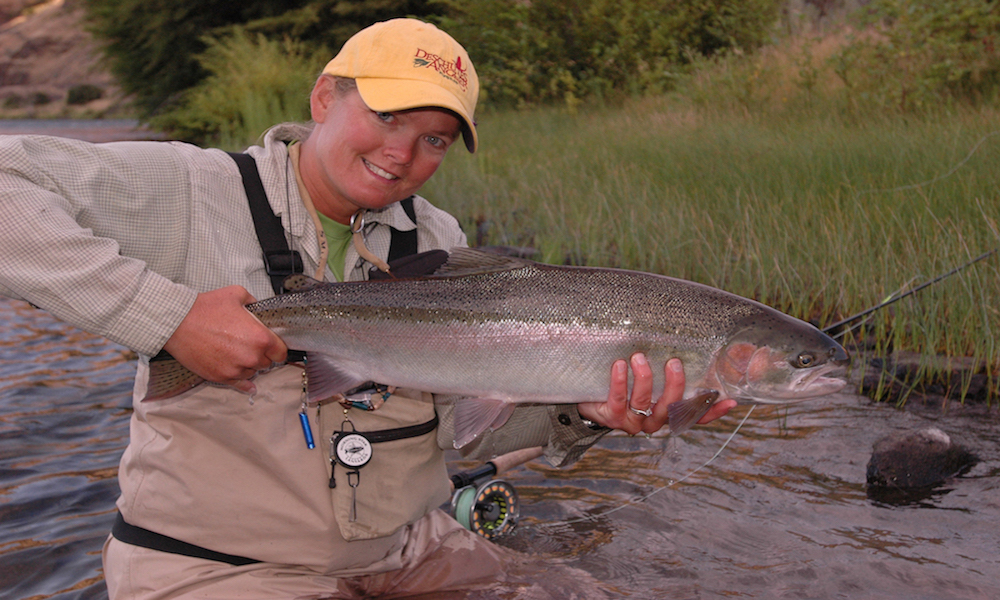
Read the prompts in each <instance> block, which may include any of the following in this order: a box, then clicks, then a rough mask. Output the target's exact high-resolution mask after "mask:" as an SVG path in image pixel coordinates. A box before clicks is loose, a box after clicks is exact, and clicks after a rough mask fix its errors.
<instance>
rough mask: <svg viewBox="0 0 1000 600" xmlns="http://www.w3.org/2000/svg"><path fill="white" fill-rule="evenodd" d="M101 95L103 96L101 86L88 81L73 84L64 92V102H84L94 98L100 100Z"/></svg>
mask: <svg viewBox="0 0 1000 600" xmlns="http://www.w3.org/2000/svg"><path fill="white" fill-rule="evenodd" d="M102 97H104V89H103V88H100V87H98V86H96V85H91V84H89V83H85V84H82V85H74V86H73V87H71V88H69V92H67V93H66V104H72V105H78V104H86V103H88V102H92V101H94V100H100V99H101V98H102Z"/></svg>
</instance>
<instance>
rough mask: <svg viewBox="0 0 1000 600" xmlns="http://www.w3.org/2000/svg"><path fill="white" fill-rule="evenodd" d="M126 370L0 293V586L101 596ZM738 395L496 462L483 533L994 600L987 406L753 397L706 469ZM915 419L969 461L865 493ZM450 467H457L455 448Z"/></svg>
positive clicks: (678, 566)
mask: <svg viewBox="0 0 1000 600" xmlns="http://www.w3.org/2000/svg"><path fill="white" fill-rule="evenodd" d="M2 129H3V127H2V124H0V130H2ZM19 132H23V131H22V130H19ZM87 135H90V134H87ZM101 135H104V137H107V136H108V135H119V134H117V133H109V132H108V131H105V132H103V133H102V134H98V135H97V140H95V141H101V139H103V138H101V137H100V136H101ZM130 135H131V134H130ZM79 137H84V136H83V135H80V136H79ZM136 137H141V135H140V134H136ZM88 139H94V138H93V137H91V138H88ZM134 370H135V367H134V361H133V360H132V358H131V356H130V354H129V353H128V352H127V351H126V350H125V349H123V348H122V347H120V346H117V345H115V344H112V343H110V342H107V341H105V340H103V339H101V338H99V337H95V336H92V335H89V334H86V333H83V332H81V331H79V330H77V329H74V328H72V327H69V326H67V325H65V324H63V323H61V322H59V321H57V320H56V319H54V318H52V317H51V316H49V315H48V314H47V313H45V312H43V311H40V310H37V309H34V308H32V307H30V306H29V305H27V304H25V303H22V302H16V301H10V300H6V299H0V598H11V599H15V598H17V599H32V600H42V599H49V598H51V599H59V600H71V599H72V600H76V599H91V598H93V599H103V598H106V597H107V590H106V588H105V585H104V582H103V579H102V575H101V558H100V550H101V545H102V544H103V542H104V539H105V538H106V536H107V534H108V531H109V529H110V526H111V522H112V520H113V517H114V514H115V512H114V511H115V509H114V502H115V499H116V497H117V495H118V486H117V481H116V478H115V477H116V472H117V467H118V460H119V458H120V456H121V453H122V451H123V450H124V448H125V445H126V443H127V440H128V419H129V416H130V414H131V406H130V405H131V400H130V390H131V381H132V377H133V374H134ZM747 410H748V409H747V408H745V407H740V408H738V409H736V410H734V411H733V412H732V413H731V415H730V416H727V417H726V418H724V419H720V420H719V421H716V422H715V423H712V424H710V425H708V426H702V427H697V428H695V429H693V430H691V431H689V432H687V433H685V434H683V435H681V436H679V437H676V438H671V437H669V436H655V437H654V438H653V439H651V440H647V439H645V438H642V437H637V438H630V437H627V436H623V435H610V436H607V437H605V438H604V439H603V440H602V441H601V442H600V443H598V444H597V445H596V446H595V447H594V448H592V449H591V450H590V451H589V452H588V453H587V454H586V456H585V457H584V458H583V459H582V460H581V461H580V462H579V463H577V464H576V465H574V466H573V467H571V468H568V469H552V468H548V467H547V466H545V464H544V463H543V462H540V461H535V462H532V463H529V464H528V465H526V466H523V467H520V468H518V469H516V470H515V471H512V472H510V473H508V474H506V475H504V478H505V479H506V480H507V481H509V482H511V483H512V484H513V485H514V486H515V487H516V489H517V490H518V493H519V495H520V500H521V502H520V505H521V515H522V516H521V522H520V525H519V526H518V528H517V529H516V530H515V532H514V533H513V534H512V535H510V536H508V537H506V538H504V539H502V540H500V541H499V542H498V543H501V544H503V545H505V546H507V547H510V548H513V549H515V550H518V551H520V552H522V553H524V554H527V555H528V556H530V557H533V558H537V560H538V561H539V562H540V563H544V562H545V561H553V560H556V561H560V562H563V563H566V564H568V565H570V566H572V567H576V568H579V569H583V570H585V571H587V572H588V573H590V574H591V575H592V576H593V577H594V578H595V579H596V580H598V581H599V582H601V584H602V585H603V587H604V588H605V590H606V592H607V594H608V595H610V596H611V597H619V598H734V597H735V598H761V599H770V598H817V599H825V598H849V599H866V598H873V599H874V598H906V599H928V600H931V599H934V600H938V599H952V598H954V599H980V598H983V599H985V598H997V597H1000V528H998V526H997V524H998V523H1000V449H998V442H1000V433H998V425H1000V416H998V414H997V410H995V409H989V408H987V407H983V406H966V407H963V406H951V407H950V409H949V410H948V411H947V413H946V414H944V413H942V411H940V410H939V409H937V408H933V407H932V408H917V407H911V408H908V409H906V410H898V409H896V408H893V407H891V406H885V405H878V404H873V403H871V402H870V401H869V400H867V399H866V398H864V397H861V396H858V395H854V394H839V395H834V396H831V397H827V398H823V399H818V400H813V401H809V402H804V403H801V404H798V405H795V406H792V407H788V408H782V409H775V408H764V407H759V408H758V409H756V410H755V412H754V413H753V414H752V415H751V416H750V418H749V419H748V420H747V421H746V424H745V425H744V426H743V427H742V429H741V430H740V431H739V432H738V433H737V434H736V435H735V437H733V439H732V441H731V442H730V443H729V445H728V446H727V447H726V448H725V450H723V451H722V452H721V453H720V454H719V456H718V458H716V459H715V460H714V461H712V462H710V463H709V464H708V465H707V466H703V465H704V464H705V463H706V462H707V461H709V459H710V458H711V457H712V456H713V455H714V454H716V452H717V451H718V449H719V448H720V447H722V446H723V444H724V443H725V442H726V439H727V438H729V437H730V435H731V433H732V432H733V430H734V429H735V428H736V426H737V424H738V422H739V420H740V419H741V418H742V417H743V416H744V415H745V413H746V411H747ZM929 426H934V427H937V428H939V429H942V430H943V431H945V432H946V433H948V434H949V435H950V436H951V437H952V438H953V439H954V440H955V441H956V442H958V443H961V444H963V445H965V446H967V447H968V448H969V449H970V450H972V451H973V452H975V453H976V454H977V455H978V456H979V457H980V462H979V463H978V464H977V465H976V466H975V467H974V468H973V469H972V470H971V471H969V472H968V473H966V474H965V475H964V476H962V477H959V478H956V479H954V480H952V481H950V482H949V483H948V484H947V485H945V486H943V487H941V488H939V489H937V490H936V491H935V493H933V494H931V495H930V496H928V497H926V498H923V499H921V500H918V501H914V502H912V503H909V504H906V505H887V504H881V503H879V502H877V501H874V500H871V499H869V497H868V495H867V494H866V489H865V469H866V465H867V462H868V459H869V456H870V453H871V449H872V444H873V443H874V442H875V441H876V440H878V439H879V438H881V437H882V436H884V435H886V434H888V433H890V432H895V431H906V430H916V429H921V428H925V427H929ZM449 466H450V468H451V470H452V471H457V470H460V469H464V468H468V467H470V466H473V465H471V464H470V463H467V462H465V461H462V460H460V459H459V457H458V456H457V454H455V455H452V456H451V458H450V465H449ZM692 471H695V473H694V474H693V475H689V474H690V473H691V472H692ZM685 477H686V479H685ZM682 479H683V481H679V480H682ZM678 481H679V482H678ZM503 597H505V598H513V597H516V596H511V595H509V594H504V595H503ZM525 600H527V599H525Z"/></svg>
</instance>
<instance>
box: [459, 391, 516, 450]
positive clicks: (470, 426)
mask: <svg viewBox="0 0 1000 600" xmlns="http://www.w3.org/2000/svg"><path fill="white" fill-rule="evenodd" d="M514 406H515V405H514V404H509V403H507V402H504V401H502V400H492V399H488V398H462V399H460V400H458V401H457V402H456V404H455V447H456V448H461V447H462V446H465V445H466V444H468V443H469V442H471V441H473V440H474V439H476V438H477V437H479V436H480V435H482V433H483V432H484V431H486V430H487V429H491V430H493V429H496V428H498V427H500V426H501V425H503V424H504V423H506V422H507V419H509V418H510V415H511V414H512V413H513V412H514Z"/></svg>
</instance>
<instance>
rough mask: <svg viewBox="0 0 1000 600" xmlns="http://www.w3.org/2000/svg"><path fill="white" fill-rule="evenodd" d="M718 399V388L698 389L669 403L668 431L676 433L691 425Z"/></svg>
mask: <svg viewBox="0 0 1000 600" xmlns="http://www.w3.org/2000/svg"><path fill="white" fill-rule="evenodd" d="M718 399H719V391H718V390H705V389H700V390H697V391H696V393H695V395H694V396H692V397H690V398H685V399H684V400H681V401H680V402H674V403H673V404H671V405H670V406H669V407H668V408H667V415H668V416H669V417H670V433H671V434H677V433H680V432H682V431H686V430H688V429H690V428H691V427H693V426H694V424H695V423H697V422H698V421H699V420H701V418H702V417H704V416H705V413H707V412H708V409H710V408H712V405H713V404H715V401H716V400H718Z"/></svg>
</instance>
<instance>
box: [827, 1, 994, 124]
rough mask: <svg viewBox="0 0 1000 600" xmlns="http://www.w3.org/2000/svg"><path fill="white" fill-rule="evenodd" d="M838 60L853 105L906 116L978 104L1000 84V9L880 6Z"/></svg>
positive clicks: (869, 12)
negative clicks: (890, 109)
mask: <svg viewBox="0 0 1000 600" xmlns="http://www.w3.org/2000/svg"><path fill="white" fill-rule="evenodd" d="M862 17H863V18H862V20H861V24H862V25H865V26H866V27H867V29H866V30H864V32H863V33H861V34H859V35H857V36H855V39H854V40H853V42H852V43H851V44H849V45H848V46H847V47H845V49H844V50H843V51H842V52H841V53H839V54H838V55H837V56H836V57H835V61H836V65H837V67H836V70H837V74H838V76H840V77H841V79H842V80H843V81H844V84H845V86H846V87H847V90H848V93H849V94H851V96H852V101H853V102H857V103H862V104H865V103H867V104H874V105H877V106H881V107H895V108H897V109H899V110H901V111H904V112H906V111H912V110H920V109H925V108H930V107H933V106H935V105H940V104H941V103H951V102H955V101H958V102H972V103H978V102H981V101H983V100H984V99H991V98H993V97H994V96H995V94H996V92H997V89H998V86H1000V51H998V47H997V46H998V44H997V42H998V35H1000V11H997V10H996V3H995V2H984V1H983V0H939V1H937V2H918V1H914V0H874V1H873V2H872V3H871V5H869V6H868V7H867V8H865V9H863V13H862Z"/></svg>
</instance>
